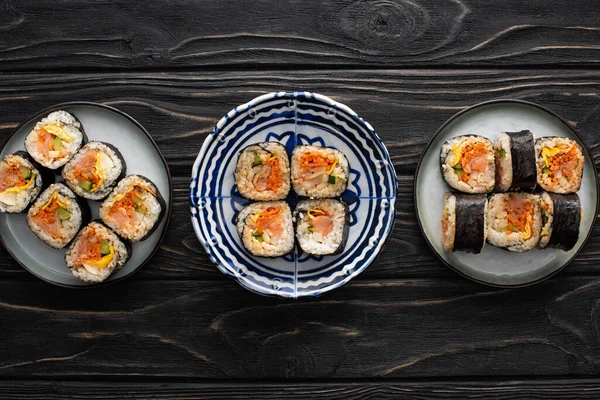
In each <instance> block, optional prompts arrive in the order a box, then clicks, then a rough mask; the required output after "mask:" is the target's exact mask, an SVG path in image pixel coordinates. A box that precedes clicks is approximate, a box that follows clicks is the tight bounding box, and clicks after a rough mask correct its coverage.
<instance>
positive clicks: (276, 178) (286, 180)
mask: <svg viewBox="0 0 600 400" xmlns="http://www.w3.org/2000/svg"><path fill="white" fill-rule="evenodd" d="M235 183H236V185H237V188H238V191H239V192H240V195H242V196H243V197H245V198H247V199H250V200H260V201H270V200H282V199H285V198H286V197H287V195H288V193H289V192H290V160H289V159H288V155H287V151H286V149H285V146H283V145H282V144H280V143H277V142H263V143H257V144H253V145H250V146H248V147H246V148H245V149H243V150H242V151H241V152H240V154H239V156H238V160H237V165H236V168H235Z"/></svg>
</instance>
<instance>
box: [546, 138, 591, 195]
mask: <svg viewBox="0 0 600 400" xmlns="http://www.w3.org/2000/svg"><path fill="white" fill-rule="evenodd" d="M535 154H536V157H537V181H538V184H539V185H540V186H541V187H542V189H544V190H546V191H548V192H553V193H562V194H565V193H575V192H576V191H578V190H579V187H580V186H581V176H582V175H583V164H584V157H583V152H582V150H581V146H580V145H579V143H577V142H576V141H575V140H573V139H569V138H565V137H544V138H541V139H538V140H537V142H536V144H535Z"/></svg>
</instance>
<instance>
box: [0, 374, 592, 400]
mask: <svg viewBox="0 0 600 400" xmlns="http://www.w3.org/2000/svg"><path fill="white" fill-rule="evenodd" d="M0 389H1V390H0V399H1V400H14V399H15V398H18V399H27V400H51V399H64V400H69V399H82V398H85V399H107V398H119V399H148V398H152V399H160V400H168V399H178V400H192V399H203V400H209V399H215V400H217V399H223V400H235V399H244V400H246V399H248V400H254V399H259V400H269V399H283V398H285V399H298V400H301V399H315V398H318V399H323V400H337V399H343V400H370V399H411V400H421V399H465V398H469V399H489V398H493V399H498V400H503V399H531V398H545V399H597V398H598V397H600V384H599V383H598V381H597V380H593V379H568V380H567V379H560V380H549V379H545V380H526V381H522V380H519V381H515V380H512V381H441V382H410V381H408V382H402V381H400V382H398V381H383V382H342V383H339V382H338V383H329V382H327V383H325V382H305V383H293V382H287V383H271V382H263V383H170V382H161V383H156V382H126V383H123V382H110V384H107V383H106V382H104V383H102V382H95V381H90V382H47V381H9V382H2V383H0Z"/></svg>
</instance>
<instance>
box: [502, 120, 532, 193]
mask: <svg viewBox="0 0 600 400" xmlns="http://www.w3.org/2000/svg"><path fill="white" fill-rule="evenodd" d="M494 150H495V154H496V190H497V191H499V192H506V191H508V190H527V191H530V190H533V189H535V185H536V182H537V171H536V163H535V141H534V139H533V133H531V132H530V131H520V132H502V133H501V134H499V135H498V137H497V138H496V141H495V142H494Z"/></svg>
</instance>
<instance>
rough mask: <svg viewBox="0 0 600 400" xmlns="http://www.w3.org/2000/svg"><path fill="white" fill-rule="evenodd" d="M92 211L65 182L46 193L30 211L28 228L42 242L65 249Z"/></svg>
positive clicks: (51, 187) (51, 186)
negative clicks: (79, 200)
mask: <svg viewBox="0 0 600 400" xmlns="http://www.w3.org/2000/svg"><path fill="white" fill-rule="evenodd" d="M89 215H90V211H89V208H88V207H87V204H85V203H79V202H78V200H77V198H76V197H75V194H74V193H73V192H72V191H71V189H69V188H68V187H67V186H65V185H63V184H62V183H56V184H52V185H50V186H49V187H48V189H46V190H44V191H43V192H42V194H40V196H39V197H38V199H37V200H36V201H35V202H34V203H33V205H32V206H31V208H30V209H29V211H28V212H27V225H28V226H29V229H31V231H32V232H33V233H34V234H35V235H36V236H37V237H38V238H40V240H41V241H43V242H44V243H46V244H47V245H48V246H51V247H54V248H55V249H62V248H63V247H65V246H66V245H67V244H69V243H70V242H71V240H73V238H74V237H75V235H76V234H77V232H78V231H79V228H81V225H83V223H84V222H86V221H89Z"/></svg>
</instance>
